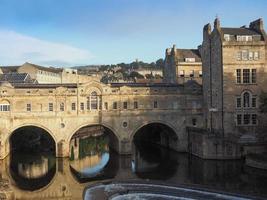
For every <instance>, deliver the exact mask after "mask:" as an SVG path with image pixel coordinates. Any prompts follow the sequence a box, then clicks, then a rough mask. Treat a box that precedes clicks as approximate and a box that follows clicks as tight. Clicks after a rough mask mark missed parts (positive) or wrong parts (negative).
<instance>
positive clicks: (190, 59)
mask: <svg viewBox="0 0 267 200" xmlns="http://www.w3.org/2000/svg"><path fill="white" fill-rule="evenodd" d="M184 60H185V62H195V61H196V59H195V58H185V59H184Z"/></svg>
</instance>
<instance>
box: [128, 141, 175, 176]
mask: <svg viewBox="0 0 267 200" xmlns="http://www.w3.org/2000/svg"><path fill="white" fill-rule="evenodd" d="M133 152H134V154H133V159H132V171H133V172H134V173H135V174H136V175H137V176H138V177H139V178H144V179H156V180H167V179H169V178H170V177H172V176H173V175H174V174H175V173H176V170H177V168H178V165H179V162H178V161H179V160H177V158H176V157H175V152H172V151H170V150H167V149H166V148H159V146H155V145H152V144H150V143H147V142H136V143H135V145H134V149H133Z"/></svg>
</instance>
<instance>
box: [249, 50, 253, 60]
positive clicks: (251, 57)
mask: <svg viewBox="0 0 267 200" xmlns="http://www.w3.org/2000/svg"><path fill="white" fill-rule="evenodd" d="M248 59H249V60H253V52H252V51H250V52H249V53H248Z"/></svg>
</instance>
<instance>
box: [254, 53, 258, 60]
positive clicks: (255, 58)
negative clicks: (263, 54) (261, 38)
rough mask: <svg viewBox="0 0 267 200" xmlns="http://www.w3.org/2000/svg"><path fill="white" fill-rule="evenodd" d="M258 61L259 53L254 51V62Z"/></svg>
mask: <svg viewBox="0 0 267 200" xmlns="http://www.w3.org/2000/svg"><path fill="white" fill-rule="evenodd" d="M258 59H259V52H258V51H255V52H254V60H258Z"/></svg>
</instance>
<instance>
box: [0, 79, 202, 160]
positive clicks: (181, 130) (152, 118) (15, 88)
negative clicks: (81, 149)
mask: <svg viewBox="0 0 267 200" xmlns="http://www.w3.org/2000/svg"><path fill="white" fill-rule="evenodd" d="M0 94H1V96H0V113H1V118H0V158H1V159H3V158H5V157H6V156H7V155H8V154H9V152H10V136H11V135H12V133H14V131H15V130H18V129H19V128H21V127H27V126H35V127H39V128H41V129H43V130H45V131H46V132H47V133H48V134H49V135H51V136H52V138H53V139H54V141H55V144H56V155H57V157H68V156H69V149H70V140H71V138H72V136H73V135H74V134H75V133H76V132H77V131H78V130H79V129H81V128H82V127H86V126H92V125H102V126H104V127H105V128H107V129H108V130H109V131H110V133H111V135H112V138H113V142H112V145H113V148H114V149H115V150H116V151H117V152H118V153H120V154H131V151H132V142H133V137H134V135H135V134H136V132H137V131H138V130H140V129H141V128H142V127H145V126H146V125H148V124H155V123H157V124H162V125H165V126H167V127H169V128H170V129H172V130H173V132H174V133H175V134H174V135H173V136H172V137H171V138H170V141H169V142H170V144H167V145H169V146H170V147H171V148H173V149H175V150H177V151H187V133H186V126H192V123H193V126H196V127H202V125H203V117H202V110H201V108H202V105H201V104H202V96H201V87H200V86H199V85H198V84H196V83H194V82H192V83H191V84H188V85H177V84H175V85H165V84H108V85H106V84H102V83H99V82H96V81H92V82H89V83H86V84H79V85H78V84H31V85H25V84H24V85H16V84H15V85H11V84H8V83H3V84H2V85H1V86H0Z"/></svg>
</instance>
